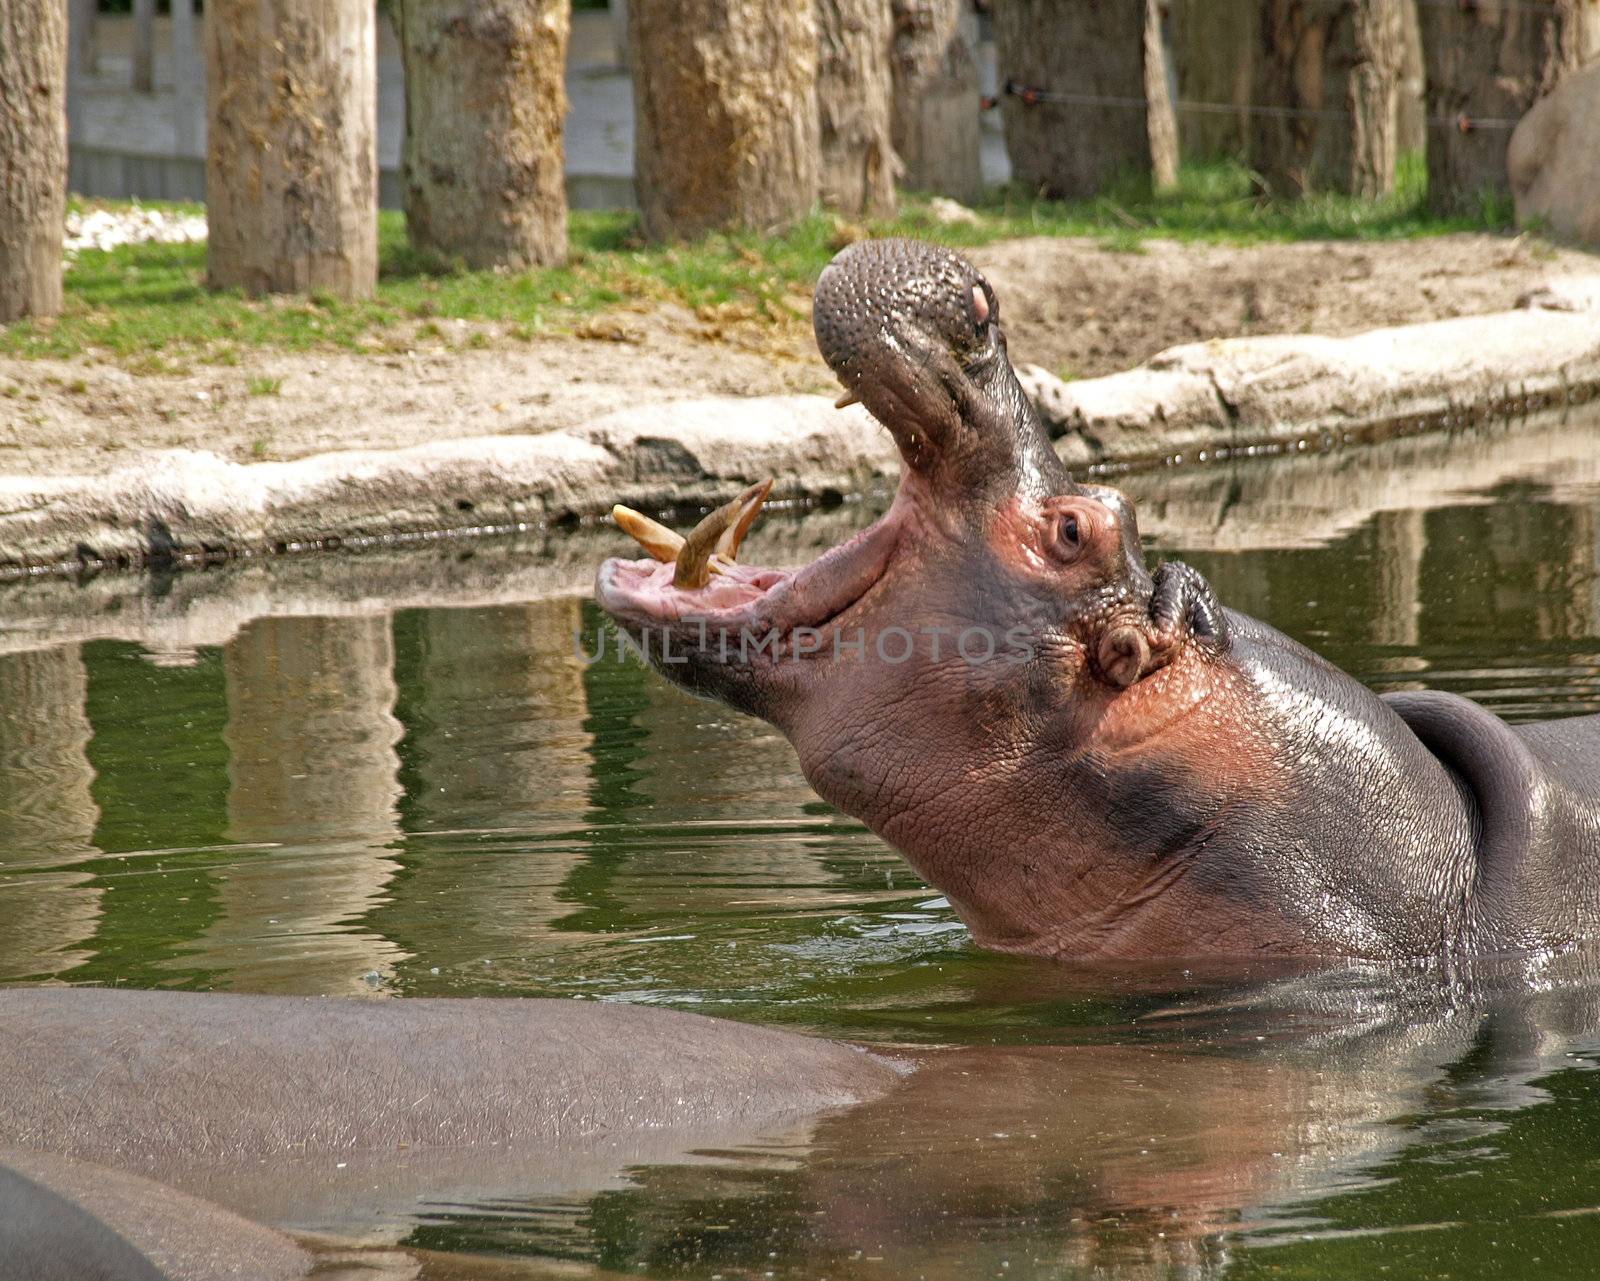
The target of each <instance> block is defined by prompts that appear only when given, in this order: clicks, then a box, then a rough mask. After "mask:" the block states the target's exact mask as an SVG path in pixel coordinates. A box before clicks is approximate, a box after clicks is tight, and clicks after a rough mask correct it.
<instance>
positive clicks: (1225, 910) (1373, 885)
mask: <svg viewBox="0 0 1600 1281" xmlns="http://www.w3.org/2000/svg"><path fill="white" fill-rule="evenodd" d="M1232 617H1233V618H1234V621H1235V625H1236V629H1237V630H1236V635H1235V646H1234V649H1233V651H1232V652H1231V653H1230V655H1229V656H1227V657H1226V658H1225V659H1205V660H1198V659H1193V658H1191V659H1189V660H1187V662H1188V666H1187V669H1185V665H1184V664H1183V663H1178V664H1174V665H1173V670H1172V671H1170V672H1166V673H1164V674H1162V675H1160V676H1159V679H1158V678H1151V680H1150V681H1149V682H1145V683H1141V684H1142V686H1144V687H1143V688H1140V687H1136V689H1138V691H1139V696H1140V697H1142V698H1144V699H1146V700H1147V701H1148V702H1149V703H1150V705H1151V706H1150V708H1149V709H1147V710H1146V711H1141V713H1140V714H1139V716H1138V717H1134V718H1129V717H1126V716H1124V717H1123V718H1122V720H1121V721H1118V720H1117V718H1116V717H1114V716H1112V715H1110V714H1107V715H1105V716H1103V717H1100V718H1098V719H1097V721H1096V724H1095V728H1094V730H1093V733H1092V734H1091V735H1090V738H1089V740H1088V741H1087V742H1078V743H1067V742H1060V743H1058V742H1041V741H1033V742H1030V743H1025V744H1003V745H1001V747H1000V748H999V749H998V750H990V751H987V752H984V751H983V750H982V749H981V748H979V746H978V743H977V740H976V738H974V741H973V742H971V743H968V744H967V747H968V748H969V752H968V753H965V754H956V753H948V754H947V755H946V759H952V760H959V761H962V762H964V764H962V765H958V766H953V767H950V768H948V769H945V770H943V771H940V770H939V769H938V768H937V767H936V766H933V767H930V768H925V769H923V770H922V771H921V775H920V777H919V778H918V785H917V786H916V787H915V789H908V787H907V786H906V785H904V783H903V781H902V782H900V783H897V785H896V788H894V789H876V790H877V791H878V794H880V795H881V794H883V793H884V792H886V791H889V790H893V792H894V794H895V797H896V805H895V807H894V808H893V810H891V811H890V812H887V813H884V812H874V811H873V810H872V809H871V808H870V807H866V808H865V810H863V808H860V807H853V806H852V805H850V804H849V803H848V800H847V798H845V797H840V796H830V799H834V800H835V801H836V803H839V804H841V805H842V806H843V807H844V808H847V809H852V810H853V812H856V813H858V814H859V816H860V817H862V818H864V819H865V820H866V821H867V822H868V823H869V824H870V825H871V826H872V827H873V828H874V830H875V831H877V832H878V833H879V834H880V835H881V836H883V837H884V839H885V840H887V841H888V842H889V843H890V844H892V845H894V846H895V847H896V848H897V849H899V850H900V851H901V852H902V853H903V854H904V855H905V856H906V858H907V859H908V861H909V862H910V863H911V864H912V865H913V867H915V868H916V869H917V871H918V872H919V873H920V874H921V875H923V876H924V877H925V878H927V879H928V880H929V881H930V882H931V883H932V884H934V885H935V886H937V887H938V888H939V889H940V890H942V891H943V892H944V893H945V894H946V895H947V896H948V897H949V899H950V901H951V903H952V905H953V906H954V907H955V909H956V911H957V912H958V913H959V914H960V915H961V917H962V919H963V920H964V921H965V922H966V924H967V925H968V927H969V928H970V929H971V930H972V933H973V936H974V939H975V940H976V941H977V942H979V943H980V944H982V945H984V946H986V947H990V948H994V949H998V950H1003V951H1013V952H1019V953H1026V954H1032V955H1047V956H1057V957H1072V958H1095V957H1139V958H1143V957H1151V956H1174V957H1176V956H1199V955H1259V954H1276V955H1298V956H1370V957H1379V958H1396V957H1407V956H1436V955H1439V954H1441V953H1444V952H1457V951H1461V950H1463V949H1465V948H1468V947H1470V946H1472V945H1473V944H1474V942H1475V941H1476V940H1474V939H1471V938H1469V937H1468V935H1469V934H1470V933H1471V931H1472V914H1471V913H1470V912H1469V910H1468V904H1467V900H1468V898H1469V897H1470V895H1471V893H1472V890H1473V885H1474V859H1473V826H1474V822H1475V811H1474V808H1473V805H1472V801H1471V798H1470V795H1469V793H1468V792H1467V791H1466V789H1465V788H1464V787H1463V786H1462V784H1461V782H1460V780H1459V779H1458V778H1456V777H1455V776H1454V775H1453V774H1452V773H1451V771H1449V770H1448V769H1446V768H1444V767H1443V766H1442V765H1441V764H1440V762H1439V761H1438V760H1437V759H1436V758H1435V757H1434V756H1433V755H1432V754H1431V753H1430V752H1429V751H1428V750H1427V749H1426V748H1425V747H1424V746H1423V745H1422V744H1421V743H1420V742H1419V741H1418V740H1417V738H1416V736H1415V735H1414V734H1413V733H1412V732H1411V731H1410V730H1409V729H1408V728H1407V727H1406V725H1405V724H1404V723H1403V722H1402V721H1401V719H1400V718H1399V717H1398V716H1396V715H1395V714H1394V713H1393V712H1392V711H1390V709H1389V708H1388V707H1386V706H1385V705H1384V704H1383V703H1382V702H1381V700H1379V699H1378V698H1377V697H1376V696H1375V695H1373V694H1372V693H1371V692H1370V691H1369V690H1367V689H1366V688H1365V687H1363V686H1362V685H1360V684H1359V683H1357V682H1356V681H1354V680H1352V679H1351V678H1349V677H1347V676H1345V675H1344V674H1343V673H1341V672H1339V671H1338V670H1337V669H1335V668H1332V667H1330V666H1329V665H1328V664H1326V663H1324V662H1323V661H1322V660H1321V659H1319V658H1317V657H1316V656H1315V655H1313V654H1311V653H1310V652H1309V651H1306V650H1304V649H1303V648H1301V647H1300V646H1298V645H1296V644H1295V643H1294V642H1292V641H1289V640H1288V639H1287V638H1285V637H1283V636H1281V635H1280V634H1279V633H1277V632H1275V631H1273V630H1272V629H1271V628H1268V627H1265V626H1264V625H1262V624H1260V623H1256V622H1254V620H1250V619H1246V618H1243V617H1241V616H1232ZM1134 720H1137V721H1138V722H1139V723H1141V724H1144V725H1145V726H1146V727H1147V728H1148V727H1149V726H1152V725H1153V726H1154V728H1153V729H1151V730H1149V732H1146V733H1143V734H1138V733H1133V732H1132V731H1131V730H1130V728H1129V725H1130V723H1131V722H1132V721H1134ZM974 733H975V734H976V731H974ZM884 746H885V745H884V744H883V742H882V740H880V741H879V747H880V748H882V747H884ZM974 762H976V767H974ZM897 778H899V779H901V780H903V779H904V772H902V773H900V774H897ZM819 788H820V789H821V790H823V791H824V794H825V795H827V794H828V789H827V788H826V787H825V786H824V785H823V784H822V783H820V782H819ZM856 799H859V794H858V795H857V797H856Z"/></svg>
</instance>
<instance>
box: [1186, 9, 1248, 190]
mask: <svg viewBox="0 0 1600 1281" xmlns="http://www.w3.org/2000/svg"><path fill="white" fill-rule="evenodd" d="M1260 28H1261V18H1260V0H1172V60H1173V63H1174V66H1175V69H1176V72H1177V81H1178V99H1179V101H1180V103H1182V102H1189V103H1196V104H1199V105H1198V106H1195V107H1190V108H1184V107H1182V106H1179V107H1178V111H1177V115H1178V142H1179V146H1180V149H1181V150H1182V152H1183V154H1184V155H1185V156H1186V157H1187V158H1189V159H1191V160H1215V159H1218V158H1220V157H1224V156H1226V157H1230V158H1233V159H1241V158H1243V157H1244V156H1245V155H1246V154H1247V153H1248V151H1249V149H1250V113H1249V110H1248V109H1249V106H1250V101H1251V97H1252V95H1253V93H1254V83H1253V82H1254V79H1255V56H1256V41H1257V38H1258V33H1259V31H1260ZM1224 106H1231V107H1233V108H1234V110H1232V111H1223V110H1220V109H1219V108H1222V107H1224Z"/></svg>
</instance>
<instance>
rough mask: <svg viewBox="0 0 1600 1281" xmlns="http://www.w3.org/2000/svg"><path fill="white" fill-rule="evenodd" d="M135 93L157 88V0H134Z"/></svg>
mask: <svg viewBox="0 0 1600 1281" xmlns="http://www.w3.org/2000/svg"><path fill="white" fill-rule="evenodd" d="M132 85H133V91H134V92H135V93H153V92H154V91H155V87H156V0H133V81H132Z"/></svg>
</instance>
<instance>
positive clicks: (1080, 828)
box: [597, 241, 1600, 958]
mask: <svg viewBox="0 0 1600 1281" xmlns="http://www.w3.org/2000/svg"><path fill="white" fill-rule="evenodd" d="M997 320H998V304H997V302H996V300H995V296H994V291H993V290H992V289H991V288H990V286H989V284H988V282H987V281H985V280H984V279H983V277H982V276H981V275H979V274H978V272H977V271H975V270H974V269H973V268H972V267H971V266H970V265H969V264H967V263H966V262H965V261H963V260H962V259H961V258H960V257H958V256H957V255H955V254H954V253H951V252H949V251H947V250H944V249H939V248H934V247H931V246H928V245H923V244H917V243H913V242H906V241H878V242H868V243H863V244H858V245H853V246H851V247H850V248H848V249H846V250H845V251H844V252H842V253H841V254H839V256H838V257H837V258H835V259H834V261H833V263H832V264H831V265H829V267H828V268H827V269H826V270H825V271H824V272H823V275H822V278H821V280H820V281H819V283H818V285H817V292H816V312H815V327H816V335H817V341H818V343H819V345H820V347H821V349H822V353H823V355H824V357H825V358H826V359H827V361H828V363H829V365H830V366H832V368H833V370H834V371H835V373H836V374H837V375H838V376H839V378H840V380H841V381H842V382H843V384H844V386H845V388H846V394H845V397H844V400H845V401H850V400H855V399H859V400H860V401H862V402H863V403H864V404H865V405H866V407H867V408H868V409H869V410H870V411H871V412H872V413H873V415H875V416H876V417H877V418H878V419H879V420H880V421H881V422H882V423H883V424H884V425H885V426H887V427H888V429H889V430H890V432H892V433H893V435H894V438H895V441H896V443H897V445H898V446H899V449H900V453H901V457H902V460H903V463H904V467H903V475H902V478H901V481H900V488H899V492H898V494H897V495H896V498H895V501H894V504H893V506H892V507H891V508H890V509H889V511H888V513H887V514H886V515H885V516H884V517H883V518H882V519H881V520H879V521H878V522H877V523H876V524H874V525H873V526H872V527H871V528H869V529H867V530H865V531H863V532H862V533H861V534H859V535H857V536H856V537H855V538H853V539H851V540H850V541H849V542H847V543H845V544H844V545H843V546H840V547H837V548H835V549H834V550H832V551H831V552H829V553H827V554H826V555H824V556H823V557H821V558H820V559H819V560H817V561H815V562H813V563H812V564H810V565H807V566H805V567H803V568H801V569H799V570H792V571H790V570H776V569H763V568H757V567H752V566H746V565H740V564H738V563H737V562H736V561H735V560H734V555H735V553H736V552H737V550H738V543H739V540H740V539H741V538H742V536H743V533H744V530H745V529H747V528H748V526H749V523H750V521H751V519H753V517H754V515H755V511H756V508H758V507H759V505H760V501H761V498H762V497H763V496H764V494H765V487H762V486H757V487H754V488H752V489H751V490H748V491H746V493H745V494H743V495H741V496H740V497H739V498H738V499H736V500H735V501H734V502H732V503H730V504H729V505H728V506H727V507H725V508H723V509H720V510H719V511H717V512H714V513H712V515H711V516H710V517H708V518H707V519H706V521H704V522H702V524H701V527H700V528H699V529H697V530H696V531H695V532H694V533H693V534H691V535H690V536H689V538H688V539H687V540H685V539H683V538H681V537H679V536H678V535H676V534H673V533H672V531H670V530H666V529H664V528H662V527H660V526H657V525H655V524H654V522H650V521H647V520H645V519H644V518H642V517H640V516H638V515H637V514H636V513H631V512H626V511H623V512H619V520H620V521H621V522H622V523H624V525H625V527H627V528H630V530H631V531H632V532H634V533H635V536H636V537H639V538H640V541H641V542H642V543H644V544H645V546H646V550H648V551H649V552H650V553H651V556H652V559H649V560H639V561H623V560H610V561H607V562H606V563H605V564H604V565H603V566H602V567H601V570H600V574H599V580H598V586H597V590H598V595H599V599H600V603H601V604H602V606H603V607H604V608H605V609H606V610H607V611H608V612H609V613H610V614H611V615H612V616H613V617H614V618H615V619H616V620H617V621H618V622H619V623H620V624H621V625H622V626H623V627H624V628H625V629H627V630H628V631H629V632H630V633H631V634H632V635H633V636H634V637H635V638H636V639H637V640H638V641H639V642H640V643H641V645H643V646H644V647H646V648H647V649H648V651H649V652H650V654H651V656H652V658H653V659H655V660H656V662H657V665H658V666H659V667H660V669H661V670H662V671H663V672H664V673H665V674H666V675H668V676H670V677H671V678H673V679H674V680H676V681H678V682H680V683H681V684H683V685H684V686H686V687H687V688H689V689H691V690H694V691H697V692H700V693H703V694H707V695H710V696H712V697H715V698H719V699H721V700H723V701H725V702H727V703H730V704H732V705H733V706H734V707H737V708H739V709H740V710H743V711H746V712H750V713H753V714H755V715H757V716H761V717H763V718H765V719H767V720H769V721H771V722H772V723H773V724H774V725H776V726H777V727H778V728H779V729H781V730H782V731H783V732H784V734H786V735H787V736H788V738H789V739H790V741H791V742H792V743H793V744H794V746H795V748H796V750H797V751H798V753H799V756H800V761H801V763H802V765H803V767H804V769H805V772H806V776H807V778H809V779H810V781H811V783H812V785H813V786H814V787H816V789H817V790H818V791H819V792H820V793H821V794H822V795H823V796H825V797H827V798H828V799H829V800H830V801H832V802H833V803H834V804H835V805H837V806H838V807H839V808H840V809H843V810H845V811H846V812H848V813H850V814H853V815H856V816H858V817H860V818H861V819H863V820H864V821H865V822H867V823H868V824H869V825H871V827H872V829H873V830H874V831H876V832H877V833H879V834H880V835H881V836H882V837H883V838H884V839H885V840H886V841H888V842H889V843H890V844H892V845H894V846H895V847H896V848H897V849H899V850H900V851H901V852H902V853H904V855H905V856H906V857H907V858H908V859H909V860H910V861H911V863H912V864H913V866H915V867H916V869H917V870H918V871H919V872H920V873H921V874H922V875H923V876H925V877H926V878H927V879H928V880H929V881H931V882H932V883H933V884H935V885H936V886H938V887H939V888H940V889H941V890H943V891H944V892H945V893H946V894H947V895H948V896H949V899H950V901H951V903H952V904H953V905H954V907H955V909H956V911H957V912H958V913H959V914H960V915H961V918H962V919H963V920H964V921H965V922H966V923H967V925H968V926H969V928H970V929H971V931H972V934H973V937H974V938H975V939H976V940H977V941H978V942H979V943H981V944H983V945H985V946H987V947H992V948H998V949H1001V950H1004V951H1010V952H1023V953H1032V954H1038V955H1045V956H1059V957H1150V956H1168V957H1176V956H1191V955H1201V954H1213V955H1237V954H1259V953H1279V954H1294V955H1302V956H1318V955H1336V954H1338V955H1353V956H1364V957H1376V958H1401V957H1419V956H1430V955H1432V956H1444V955H1451V954H1461V953H1469V952H1489V951H1502V950H1524V949H1553V948H1561V947H1565V946H1568V945H1570V944H1572V943H1574V942H1575V941H1577V940H1580V939H1583V938H1586V937H1589V936H1592V935H1594V934H1595V933H1596V932H1600V717H1594V716H1591V717H1584V718H1579V719H1573V720H1566V721H1560V722H1553V723H1548V724H1540V725H1529V726H1519V727H1516V728H1511V727H1508V726H1507V725H1505V724H1504V723H1502V722H1501V721H1500V720H1498V719H1497V718H1495V717H1494V716H1492V715H1490V714H1489V713H1488V712H1485V711H1483V710H1482V709H1481V708H1479V707H1477V706H1476V705H1475V704H1473V703H1470V702H1468V701H1466V700H1465V699H1462V698H1458V697H1455V696H1453V695H1449V694H1443V693H1408V694H1402V695H1395V696H1391V697H1389V698H1384V699H1380V698H1378V697H1377V696H1375V695H1374V694H1373V693H1372V692H1371V691H1369V690H1367V689H1366V688H1365V687H1363V686H1362V685H1360V684H1358V683H1357V682H1356V681H1354V680H1352V679H1351V678H1350V677H1348V676H1346V675H1345V674H1344V673H1342V672H1340V671H1339V670H1337V669H1336V668H1334V667H1332V666H1330V665H1329V664H1328V663H1326V662H1324V661H1322V660H1321V659H1320V658H1318V657H1317V656H1316V655H1315V654H1313V653H1311V652H1310V651H1309V650H1307V649H1305V648H1303V647H1302V646H1300V645H1298V644H1296V643H1295V642H1293V641H1291V640H1289V639H1288V638H1287V637H1285V636H1283V635H1281V634H1280V633H1278V632H1276V631H1274V630H1273V629H1272V628H1270V627H1268V626H1266V625H1265V624H1263V623H1259V622H1257V621H1255V620H1254V619H1251V618H1247V617H1245V616H1243V615H1240V614H1236V613H1234V612H1232V611H1229V610H1225V609H1223V608H1222V607H1221V606H1220V605H1218V604H1217V602H1216V600H1215V598H1214V597H1213V595H1212V593H1211V590H1210V588H1209V586H1208V585H1207V584H1206V583H1205V581H1204V580H1203V579H1202V578H1201V577H1200V575H1199V574H1197V573H1196V572H1195V571H1194V570H1192V569H1190V568H1189V567H1187V566H1184V565H1180V564H1170V563H1169V564H1166V565H1162V566H1161V567H1160V568H1159V569H1157V570H1156V572H1155V573H1154V574H1153V575H1152V574H1150V573H1149V572H1147V570H1146V567H1145V563H1144V557H1143V554H1142V552H1141V550H1140V543H1139V535H1138V530H1137V527H1136V525H1135V521H1134V513H1133V510H1132V508H1131V506H1130V504H1129V503H1128V501H1127V500H1126V499H1125V498H1124V497H1122V496H1121V495H1120V494H1118V493H1116V492H1115V491H1114V490H1110V489H1106V488H1102V487H1099V486H1094V485H1079V484H1075V483H1074V482H1073V480H1072V479H1071V477H1070V476H1069V475H1068V474H1067V472H1066V471H1065V469H1064V468H1063V466H1062V465H1061V463H1060V461H1059V460H1058V459H1057V457H1056V455H1055V453H1054V452H1053V450H1052V449H1051V447H1050V444H1049V441H1048V439H1047V437H1046V435H1045V433H1044V431H1043V430H1042V429H1041V427H1040V424H1039V421H1038V419H1037V417H1036V415H1035V413H1034V411H1033V409H1032V407H1031V405H1030V404H1029V402H1028V400H1027V399H1026V397H1025V396H1024V395H1023V393H1022V390H1021V388H1020V387H1019V386H1018V383H1017V379H1016V377H1015V375H1014V374H1013V372H1012V369H1011V365H1010V362H1009V361H1008V359H1007V357H1006V347H1005V339H1004V337H1003V336H1002V334H1001V332H1000V329H999V326H998V323H997ZM668 561H670V562H671V563H663V562H668Z"/></svg>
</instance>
